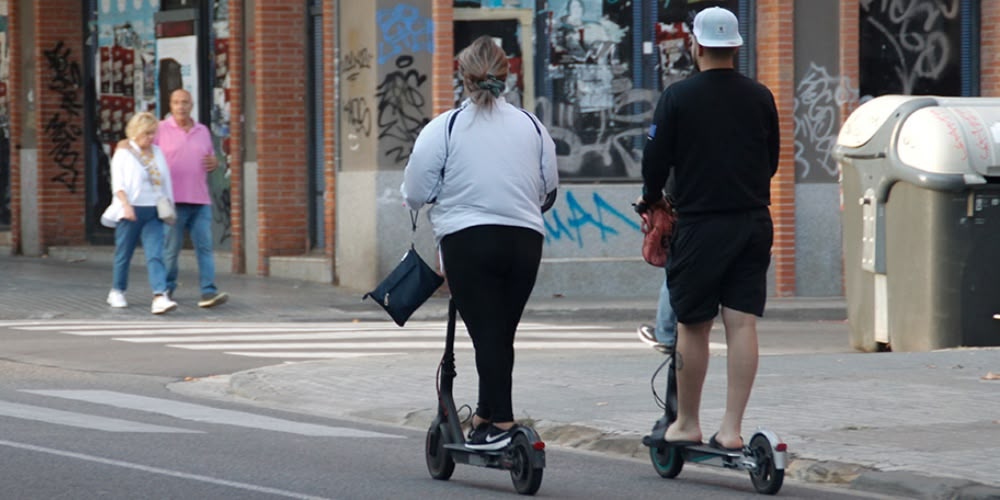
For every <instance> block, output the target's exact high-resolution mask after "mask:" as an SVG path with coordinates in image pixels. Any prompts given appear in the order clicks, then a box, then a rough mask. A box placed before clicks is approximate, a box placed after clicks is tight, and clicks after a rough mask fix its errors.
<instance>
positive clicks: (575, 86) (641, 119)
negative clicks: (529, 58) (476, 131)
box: [535, 0, 657, 178]
mask: <svg viewBox="0 0 1000 500" xmlns="http://www.w3.org/2000/svg"><path fill="white" fill-rule="evenodd" d="M548 6H549V9H551V10H549V11H547V12H545V13H544V17H545V19H546V21H547V23H546V24H547V25H546V30H547V32H548V33H547V34H548V37H547V38H548V39H549V40H550V45H549V55H548V61H549V64H548V68H547V71H546V75H545V76H546V78H547V80H548V81H549V88H550V89H551V92H550V95H551V97H549V96H542V97H539V99H538V101H537V104H536V110H535V111H536V114H538V115H539V116H540V117H541V118H542V120H543V121H544V122H545V125H546V127H548V128H549V130H550V132H551V133H552V138H553V140H554V141H556V147H557V153H558V154H559V170H560V173H561V174H562V175H563V176H564V177H567V178H570V177H636V176H638V175H639V170H640V169H639V159H640V158H639V154H638V153H639V151H638V150H637V145H638V144H639V143H641V141H642V139H643V137H644V136H645V133H644V128H645V126H646V125H647V124H648V122H649V120H650V119H651V118H652V113H653V107H654V105H655V99H656V97H657V92H656V91H655V90H648V89H641V88H634V85H633V75H632V71H631V68H630V65H629V63H628V61H627V60H625V59H623V58H622V54H623V50H625V48H624V47H623V46H627V45H628V42H629V40H630V36H629V29H630V26H629V22H628V19H629V16H630V13H631V6H630V5H629V6H625V5H620V4H618V3H617V2H614V3H612V2H608V3H607V5H606V6H605V5H604V2H602V1H601V0H566V1H559V0H557V1H553V2H550V3H549V4H548ZM605 7H606V9H605Z"/></svg>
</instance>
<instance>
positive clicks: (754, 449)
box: [642, 352, 787, 495]
mask: <svg viewBox="0 0 1000 500" xmlns="http://www.w3.org/2000/svg"><path fill="white" fill-rule="evenodd" d="M674 355H675V354H674V353H673V352H670V353H669V354H668V356H667V359H666V360H665V361H664V362H663V363H662V364H661V365H660V367H659V368H657V369H656V371H655V372H654V373H653V377H652V380H651V382H650V383H651V385H653V395H654V397H655V398H656V401H657V404H659V405H660V406H661V407H662V408H663V410H664V414H663V416H662V417H660V419H659V420H657V421H656V424H654V425H653V430H652V432H650V434H649V435H647V436H644V437H643V438H642V444H644V445H646V446H648V447H649V458H650V460H651V461H652V462H653V468H654V469H655V470H656V473H657V474H659V475H660V476H661V477H665V478H668V479H673V478H675V477H677V475H678V474H680V473H681V469H682V468H683V467H684V462H692V463H696V464H703V465H712V466H716V467H722V468H725V469H737V470H744V471H748V472H749V473H750V481H751V482H752V483H753V486H754V489H756V490H757V492H758V493H763V494H766V495H773V494H775V493H777V492H778V490H780V489H781V485H782V483H783V482H784V479H785V464H786V463H787V446H786V445H785V443H783V442H781V440H780V439H779V438H778V436H777V435H776V434H775V433H773V432H771V431H769V430H767V429H763V428H758V429H757V430H756V431H755V432H754V433H753V436H752V437H751V438H750V441H749V444H745V445H744V446H743V448H742V449H741V450H723V449H720V448H716V447H712V446H709V445H707V444H703V443H699V444H695V445H674V444H670V443H667V442H666V441H664V440H663V436H664V434H666V432H667V427H668V426H669V425H670V424H671V423H673V422H674V420H676V419H677V380H676V372H675V370H674ZM664 366H667V393H666V395H665V398H664V399H663V400H661V399H659V397H658V396H656V388H655V381H656V376H657V374H658V373H659V372H660V371H661V370H662V369H663V368H664Z"/></svg>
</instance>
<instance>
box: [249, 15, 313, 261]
mask: <svg viewBox="0 0 1000 500" xmlns="http://www.w3.org/2000/svg"><path fill="white" fill-rule="evenodd" d="M305 9H306V5H305V2H289V1H288V0H257V1H256V5H255V10H254V16H255V26H254V30H253V33H254V49H253V50H254V67H255V68H256V71H255V72H254V74H255V76H254V81H255V83H256V95H255V96H254V98H255V102H256V109H257V117H258V119H257V122H258V124H257V163H258V171H257V186H258V195H257V210H258V233H257V241H258V245H259V248H260V260H259V264H258V266H257V273H258V274H260V275H264V276H266V275H268V274H269V264H268V257H270V256H272V255H301V254H305V253H307V252H308V251H309V229H308V210H309V208H308V200H309V196H308V187H307V186H308V168H307V164H308V161H307V156H306V153H307V150H308V145H309V140H308V136H307V125H308V124H307V120H306V100H305V97H306V75H307V71H306V56H305V54H306V27H305V20H306V11H305Z"/></svg>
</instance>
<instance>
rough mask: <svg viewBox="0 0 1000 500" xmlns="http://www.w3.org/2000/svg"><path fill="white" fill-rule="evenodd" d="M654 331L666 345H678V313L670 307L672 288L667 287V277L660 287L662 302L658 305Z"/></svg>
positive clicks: (658, 340)
mask: <svg viewBox="0 0 1000 500" xmlns="http://www.w3.org/2000/svg"><path fill="white" fill-rule="evenodd" d="M654 331H655V335H656V341H657V342H659V343H661V344H664V345H671V346H672V345H677V315H676V314H674V309H673V308H672V307H670V290H669V289H668V288H667V279H666V277H664V278H663V287H662V288H660V303H659V304H657V306H656V327H655V328H654Z"/></svg>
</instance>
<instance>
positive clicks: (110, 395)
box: [22, 390, 403, 438]
mask: <svg viewBox="0 0 1000 500" xmlns="http://www.w3.org/2000/svg"><path fill="white" fill-rule="evenodd" d="M22 392H27V393H31V394H39V395H43V396H50V397H57V398H64V399H70V400H75V401H85V402H89V403H96V404H102V405H108V406H114V407H116V408H124V409H128V410H136V411H143V412H149V413H158V414H161V415H168V416H171V417H174V418H179V419H182V420H192V421H196V422H204V423H209V424H222V425H234V426H237V427H248V428H253V429H262V430H268V431H275V432H287V433H291V434H300V435H303V436H323V437H360V438H402V437H403V436H399V435H395V434H385V433H381V432H372V431H364V430H360V429H351V428H348V427H331V426H326V425H317V424H309V423H303V422H294V421H291V420H284V419H280V418H274V417H267V416H264V415H255V414H253V413H246V412H241V411H234V410H223V409H219V408H213V407H211V406H203V405H198V404H193V403H185V402H183V401H174V400H171V399H160V398H151V397H147V396H137V395H134V394H126V393H122V392H114V391H100V390H96V391H91V390H23V391H22Z"/></svg>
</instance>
